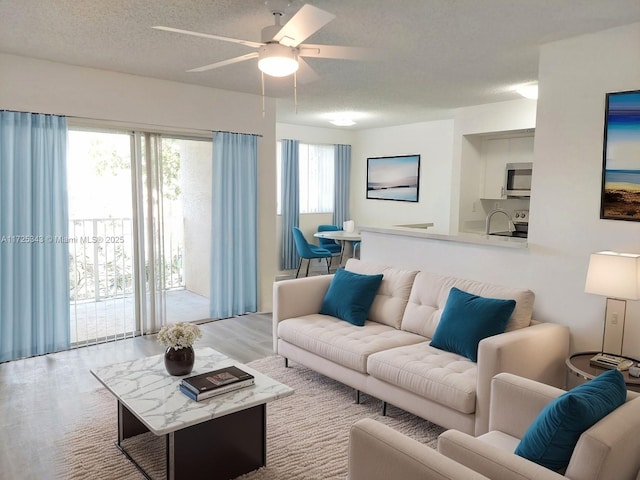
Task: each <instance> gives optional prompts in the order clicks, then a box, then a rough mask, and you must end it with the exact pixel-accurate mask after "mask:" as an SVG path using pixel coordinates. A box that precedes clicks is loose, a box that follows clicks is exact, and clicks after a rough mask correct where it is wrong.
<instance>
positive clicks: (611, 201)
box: [600, 90, 640, 222]
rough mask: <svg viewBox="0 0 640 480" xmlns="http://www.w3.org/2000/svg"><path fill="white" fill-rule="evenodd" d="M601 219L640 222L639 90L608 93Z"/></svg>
mask: <svg viewBox="0 0 640 480" xmlns="http://www.w3.org/2000/svg"><path fill="white" fill-rule="evenodd" d="M600 218H605V219H612V220H630V221H635V222H640V90H636V91H632V92H617V93H607V98H606V110H605V124H604V148H603V168H602V197H601V203H600Z"/></svg>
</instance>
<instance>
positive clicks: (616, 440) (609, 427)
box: [348, 373, 640, 480]
mask: <svg viewBox="0 0 640 480" xmlns="http://www.w3.org/2000/svg"><path fill="white" fill-rule="evenodd" d="M562 393H564V391H563V390H560V389H557V388H554V387H551V386H549V385H544V384H541V383H538V382H535V381H532V380H529V379H526V378H522V377H518V376H516V375H511V374H508V373H501V374H498V375H496V377H495V378H494V380H493V382H492V392H491V410H490V423H489V428H490V431H489V432H488V433H487V434H485V435H482V436H480V437H477V438H476V437H471V436H470V435H467V434H465V433H462V432H459V431H456V430H447V431H446V432H444V433H443V434H442V435H440V437H439V439H438V451H435V450H433V449H431V448H429V447H428V446H426V445H423V444H420V443H419V442H417V441H415V440H413V439H411V438H409V437H407V436H405V435H402V434H401V433H399V432H397V431H395V430H393V429H392V428H390V427H387V426H386V425H383V424H381V423H379V422H376V421H375V420H371V419H364V420H360V421H358V422H356V423H355V424H354V425H353V426H352V427H351V432H350V437H349V477H348V478H349V480H360V479H367V480H383V479H388V478H395V477H392V476H390V475H388V472H389V469H390V468H398V469H399V470H398V471H399V472H402V475H401V476H399V477H397V478H402V479H403V480H418V479H431V478H437V479H463V478H464V479H466V478H492V479H500V480H512V479H513V480H525V479H530V480H561V479H566V478H570V479H572V480H612V479H615V480H633V479H636V480H638V479H640V473H639V471H640V456H639V455H638V451H639V450H640V436H639V435H638V433H637V432H638V428H639V427H640V425H639V424H640V398H638V394H637V393H634V392H628V394H627V401H626V403H625V404H623V405H622V406H621V407H619V408H617V409H616V410H614V411H613V412H612V413H610V414H609V415H607V416H606V417H604V418H603V419H601V420H600V421H598V422H597V423H596V424H594V425H593V426H592V427H591V428H589V429H587V430H586V431H585V432H584V433H582V435H581V436H580V438H579V440H578V443H577V445H576V447H575V448H574V450H573V454H572V456H571V460H570V462H569V465H568V467H567V469H566V471H565V472H564V473H563V474H561V473H558V472H554V471H551V470H549V469H547V468H545V467H543V466H540V465H538V464H536V463H533V462H531V461H529V460H527V459H525V458H522V457H519V456H516V455H515V454H514V453H513V451H514V449H515V447H516V445H517V444H518V442H519V441H520V438H522V436H523V435H524V432H525V431H526V430H527V428H528V426H529V425H530V424H531V422H532V421H533V420H534V419H535V418H536V416H537V415H538V414H539V413H540V411H541V410H542V409H543V408H544V407H545V406H546V405H547V404H548V403H549V402H551V401H552V400H554V399H555V398H556V397H557V396H558V395H560V394H562ZM367 452H368V453H369V454H367ZM470 472H473V473H470ZM483 475H484V476H483Z"/></svg>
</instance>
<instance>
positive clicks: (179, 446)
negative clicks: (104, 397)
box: [116, 402, 267, 480]
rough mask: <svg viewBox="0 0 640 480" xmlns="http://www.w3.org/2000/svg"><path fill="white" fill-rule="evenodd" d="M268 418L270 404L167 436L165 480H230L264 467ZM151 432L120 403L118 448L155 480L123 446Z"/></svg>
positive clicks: (152, 453)
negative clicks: (124, 442) (131, 439)
mask: <svg viewBox="0 0 640 480" xmlns="http://www.w3.org/2000/svg"><path fill="white" fill-rule="evenodd" d="M266 418H267V416H266V404H262V405H258V406H255V407H251V408H248V409H245V410H241V411H239V412H236V413H231V414H229V415H225V416H223V417H219V418H214V419H212V420H209V421H206V422H202V423H199V424H197V425H193V426H190V427H186V428H183V429H181V430H176V431H175V432H171V433H168V434H166V435H164V437H165V449H164V450H165V457H166V477H165V478H166V479H167V480H180V479H190V480H191V479H194V480H195V479H200V478H202V479H204V478H207V479H213V480H229V479H232V478H235V477H238V476H240V475H242V474H244V473H248V472H251V471H253V470H256V469H257V468H260V467H262V466H264V465H265V464H266V460H267V459H266V456H267V449H266V441H267V435H266V434H267V425H266ZM147 432H149V430H148V429H147V427H146V426H145V425H144V424H143V423H142V422H140V420H138V418H137V417H135V416H134V415H133V414H132V413H131V412H130V411H129V410H128V409H127V407H125V406H124V405H123V404H122V403H121V402H118V441H117V442H116V446H117V447H118V449H120V451H122V453H124V454H125V455H126V457H127V458H128V459H129V460H130V461H131V462H132V463H133V464H134V465H135V466H136V467H137V468H138V470H140V472H141V473H142V474H143V475H144V476H145V477H146V478H148V479H150V480H154V479H153V478H152V477H151V475H150V474H149V472H147V471H145V470H144V468H143V467H142V466H141V465H140V461H136V459H135V458H133V455H132V452H129V451H127V449H126V448H125V446H124V445H123V440H125V439H127V438H131V437H134V436H137V435H140V434H143V433H147ZM157 453H158V452H145V455H154V454H157Z"/></svg>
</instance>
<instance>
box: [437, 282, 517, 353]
mask: <svg viewBox="0 0 640 480" xmlns="http://www.w3.org/2000/svg"><path fill="white" fill-rule="evenodd" d="M514 308H516V301H515V300H501V299H497V298H485V297H479V296H478V295H473V294H471V293H468V292H464V291H462V290H460V289H458V288H456V287H453V288H451V291H450V292H449V297H448V298H447V303H446V304H445V306H444V310H443V311H442V316H441V317H440V322H439V323H438V326H437V327H436V331H435V333H434V334H433V338H432V339H431V346H432V347H435V348H439V349H440V350H446V351H447V352H453V353H457V354H458V355H464V356H465V357H467V358H468V359H469V360H472V361H474V362H477V361H478V344H479V343H480V340H482V339H483V338H486V337H491V336H492V335H497V334H499V333H503V332H504V330H505V328H507V322H508V321H509V317H510V316H511V314H512V313H513V310H514Z"/></svg>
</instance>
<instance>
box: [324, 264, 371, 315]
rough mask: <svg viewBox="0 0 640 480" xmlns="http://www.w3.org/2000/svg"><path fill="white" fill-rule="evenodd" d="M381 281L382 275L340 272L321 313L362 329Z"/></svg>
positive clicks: (326, 296) (329, 290)
mask: <svg viewBox="0 0 640 480" xmlns="http://www.w3.org/2000/svg"><path fill="white" fill-rule="evenodd" d="M381 281H382V274H378V275H362V274H359V273H353V272H349V271H347V270H344V269H340V270H338V271H337V272H336V274H335V275H334V277H333V280H331V285H329V289H328V290H327V293H326V295H325V297H324V300H323V301H322V307H321V308H320V313H322V314H323V315H331V316H334V317H337V318H340V319H342V320H346V321H347V322H349V323H351V324H353V325H356V326H359V327H362V326H363V325H364V322H365V320H366V319H367V315H368V314H369V309H370V308H371V304H372V303H373V300H374V298H375V296H376V293H377V291H378V287H380V282H381Z"/></svg>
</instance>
